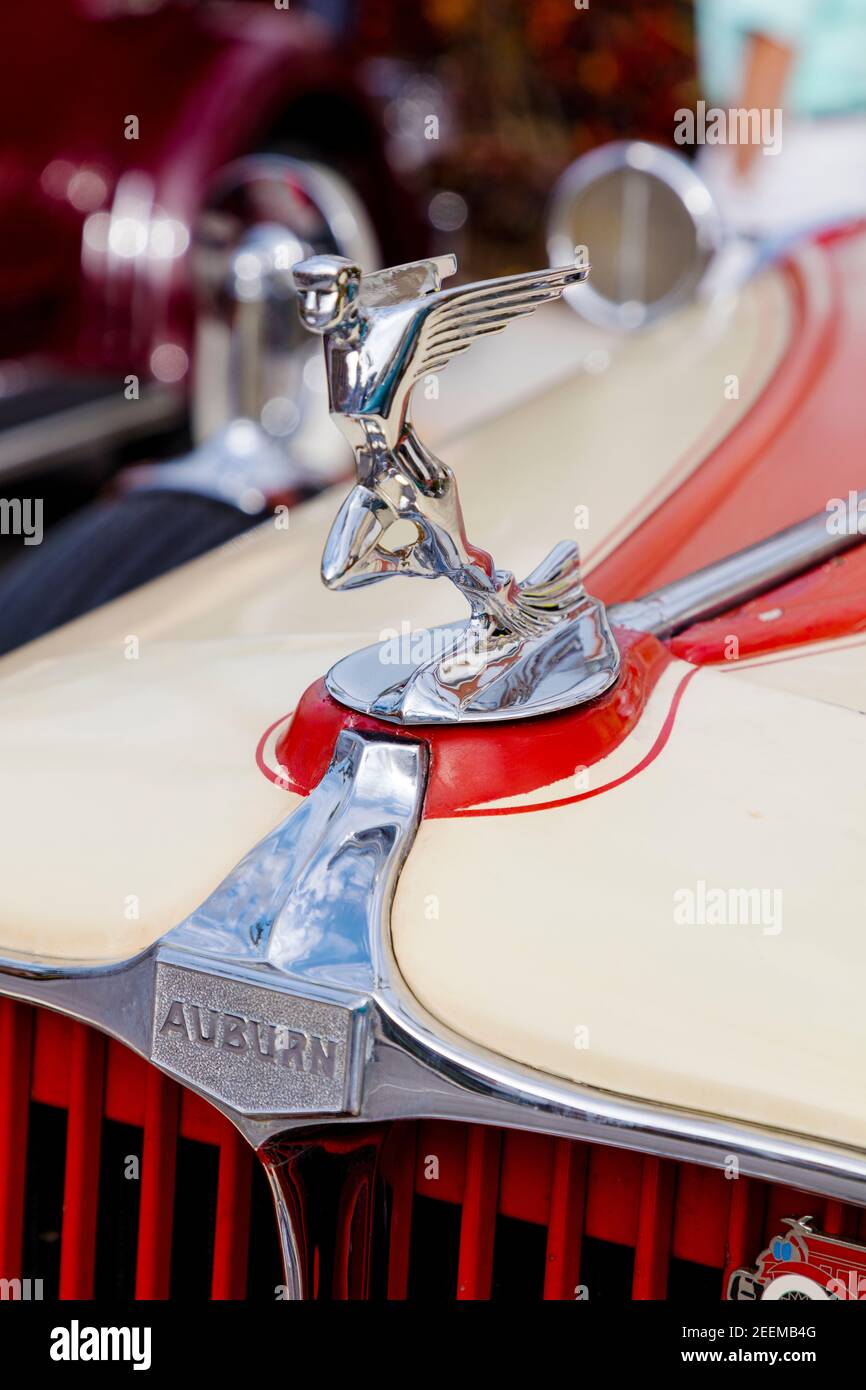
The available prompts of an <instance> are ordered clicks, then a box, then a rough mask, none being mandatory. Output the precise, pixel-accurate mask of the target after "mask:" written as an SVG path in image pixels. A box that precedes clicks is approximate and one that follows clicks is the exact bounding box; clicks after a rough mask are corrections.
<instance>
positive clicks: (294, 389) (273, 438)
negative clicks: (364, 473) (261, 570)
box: [121, 155, 379, 515]
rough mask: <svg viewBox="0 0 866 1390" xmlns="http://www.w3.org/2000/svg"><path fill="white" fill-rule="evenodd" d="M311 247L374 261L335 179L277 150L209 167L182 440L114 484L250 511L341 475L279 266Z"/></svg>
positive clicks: (319, 379) (290, 289)
mask: <svg viewBox="0 0 866 1390" xmlns="http://www.w3.org/2000/svg"><path fill="white" fill-rule="evenodd" d="M316 251H320V252H324V251H333V252H335V253H340V254H347V255H351V256H353V257H357V259H358V260H359V262H360V263H361V264H362V265H364V266H365V267H367V268H368V269H372V268H373V267H374V266H375V265H376V264H377V263H378V255H379V253H378V247H377V244H376V238H375V235H374V233H373V231H372V227H371V225H370V222H369V219H368V218H367V215H366V213H365V211H364V209H363V207H362V206H361V204H360V203H359V201H358V199H357V197H356V196H355V194H354V192H353V191H352V189H351V188H350V187H349V185H348V184H346V183H345V181H344V180H343V179H342V178H341V177H340V176H339V175H338V174H336V173H335V172H334V171H333V170H330V169H326V168H324V167H322V166H320V165H317V164H310V163H308V162H306V161H302V160H296V159H288V158H286V157H284V156H281V155H254V156H250V157H248V158H245V159H241V160H238V161H236V162H235V163H233V164H230V165H228V166H227V167H226V168H225V169H224V170H222V171H221V172H220V174H219V175H218V176H217V178H216V179H215V181H214V183H213V185H212V187H211V189H210V191H209V193H208V195H207V197H206V200H205V206H204V209H203V211H202V214H201V216H200V219H199V223H198V225H197V227H196V229H195V237H194V245H193V264H194V268H195V282H196V291H197V311H198V312H197V320H196V344H195V354H194V367H195V379H194V389H193V400H192V417H193V434H194V437H195V441H196V447H195V448H194V449H193V450H192V452H191V453H189V454H186V455H185V456H184V457H182V458H179V459H174V460H172V461H170V462H166V463H145V464H140V465H136V466H135V467H133V468H128V469H126V470H125V471H124V473H123V474H122V475H121V486H122V487H123V489H124V490H126V491H134V492H184V493H195V494H197V495H199V496H204V497H210V498H213V499H214V500H216V501H219V502H224V503H226V504H227V505H229V506H232V507H236V508H237V509H238V510H239V511H242V512H246V513H247V514H249V515H256V514H258V513H261V512H264V511H265V510H266V509H267V507H268V505H269V503H271V502H273V500H274V499H279V498H281V497H283V496H285V495H287V494H290V493H293V492H295V491H297V490H305V489H306V490H318V489H320V488H321V487H322V486H323V485H324V484H326V483H328V482H331V481H333V480H334V479H335V478H337V477H341V476H343V475H344V474H345V473H346V472H347V471H348V469H349V467H350V466H351V455H350V453H349V451H348V450H347V448H346V446H345V445H344V444H342V441H340V440H339V439H335V437H334V433H333V430H332V429H331V427H330V423H329V420H328V412H327V406H326V385H325V379H324V372H323V369H322V363H321V360H320V354H318V353H317V351H316V348H315V345H314V344H313V343H311V341H310V339H309V337H308V336H307V334H306V333H304V331H303V329H302V328H301V326H300V324H299V322H298V317H297V314H295V313H294V312H293V311H292V304H293V301H294V298H295V291H294V286H293V282H292V278H291V266H292V265H293V264H294V263H295V262H296V261H297V260H298V259H300V258H301V257H304V256H310V255H312V254H314V253H315V252H316Z"/></svg>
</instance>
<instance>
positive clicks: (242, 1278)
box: [211, 1128, 253, 1299]
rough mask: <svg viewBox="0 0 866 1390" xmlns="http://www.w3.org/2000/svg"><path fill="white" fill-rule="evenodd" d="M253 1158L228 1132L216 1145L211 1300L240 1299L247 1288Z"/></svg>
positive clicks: (235, 1135)
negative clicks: (217, 1176)
mask: <svg viewBox="0 0 866 1390" xmlns="http://www.w3.org/2000/svg"><path fill="white" fill-rule="evenodd" d="M252 1166H253V1154H252V1150H251V1149H250V1146H249V1144H248V1143H247V1142H246V1140H245V1139H243V1138H242V1137H241V1135H240V1134H238V1132H237V1130H236V1129H234V1128H232V1129H230V1130H229V1131H228V1133H227V1134H226V1135H225V1137H224V1139H223V1141H222V1143H221V1144H220V1163H219V1181H218V1186H217V1205H216V1222H215V1229H214V1253H213V1280H212V1284H211V1297H212V1298H219V1299H224V1298H232V1299H234V1298H243V1297H244V1296H245V1294H246V1288H247V1251H248V1248H249V1240H250V1190H251V1187H252Z"/></svg>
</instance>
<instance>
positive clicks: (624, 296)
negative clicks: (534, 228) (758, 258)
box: [547, 140, 722, 331]
mask: <svg viewBox="0 0 866 1390" xmlns="http://www.w3.org/2000/svg"><path fill="white" fill-rule="evenodd" d="M721 242H722V220H721V216H720V214H719V211H718V209H717V207H716V204H715V202H714V200H713V197H712V194H711V193H710V191H709V189H708V188H707V186H706V184H705V183H704V182H703V180H702V179H701V178H700V176H699V175H698V174H696V173H695V171H694V169H693V168H692V166H691V165H690V164H689V163H688V162H687V161H686V160H685V159H683V158H682V157H681V156H680V155H677V154H674V153H673V152H672V151H671V150H667V149H664V148H663V147H662V146H661V145H651V144H648V143H646V142H645V141H641V140H631V141H621V142H618V143H616V144H612V145H604V146H602V147H601V148H600V149H597V150H592V151H591V153H589V154H587V155H583V156H582V157H581V158H580V159H578V160H576V161H575V162H574V163H573V164H571V165H569V167H568V168H567V169H566V170H565V172H564V173H563V174H562V176H561V177H560V179H559V180H558V182H557V184H556V186H555V188H554V190H553V196H552V200H551V205H550V212H549V215H548V223H547V252H548V256H549V259H550V264H551V265H563V264H566V263H567V262H568V261H569V260H570V259H571V258H572V257H573V255H574V248H575V247H576V246H577V247H585V248H586V251H587V257H588V260H589V262H590V264H591V266H592V273H591V275H590V278H589V280H588V281H586V283H585V284H583V285H581V286H580V287H579V290H578V291H577V292H575V291H574V290H573V289H572V290H569V291H566V294H565V298H566V299H567V300H568V302H569V303H570V304H571V306H572V307H573V308H575V309H577V310H578V312H579V313H581V314H582V315H583V316H584V318H587V319H589V320H590V321H591V322H593V323H596V324H598V325H599V326H601V327H603V328H618V329H623V330H626V331H632V330H634V329H638V328H643V327H644V326H645V325H647V324H650V323H652V322H654V321H656V320H657V319H659V318H661V317H663V316H664V315H665V314H668V313H670V312H672V311H673V310H674V309H677V308H679V307H680V305H682V304H684V303H686V302H687V301H688V300H690V299H691V298H692V297H693V296H694V294H695V292H696V290H697V287H698V285H699V284H700V282H701V280H702V279H703V277H704V275H705V274H706V272H707V269H708V267H709V264H710V262H711V261H712V259H713V257H714V256H715V254H716V252H717V251H718V249H719V247H720V245H721Z"/></svg>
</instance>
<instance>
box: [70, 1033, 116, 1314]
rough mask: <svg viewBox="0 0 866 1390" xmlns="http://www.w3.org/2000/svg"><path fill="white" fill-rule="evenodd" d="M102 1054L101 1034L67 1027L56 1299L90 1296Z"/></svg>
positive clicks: (94, 1249) (99, 1133) (93, 1250)
mask: <svg viewBox="0 0 866 1390" xmlns="http://www.w3.org/2000/svg"><path fill="white" fill-rule="evenodd" d="M105 1053H106V1043H105V1038H104V1037H102V1036H101V1035H100V1034H99V1033H97V1032H95V1031H94V1030H93V1029H92V1028H86V1027H85V1026H84V1024H82V1023H74V1024H73V1025H72V1047H71V1051H70V1074H69V1105H68V1111H67V1115H68V1118H67V1125H66V1171H65V1174H64V1185H63V1226H62V1229H61V1238H60V1240H61V1243H60V1297H61V1298H92V1297H93V1281H94V1275H95V1266H96V1219H97V1212H98V1208H99V1155H100V1147H101V1140H102V1114H103V1104H104V1095H103V1093H104V1087H105Z"/></svg>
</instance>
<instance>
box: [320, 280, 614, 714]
mask: <svg viewBox="0 0 866 1390" xmlns="http://www.w3.org/2000/svg"><path fill="white" fill-rule="evenodd" d="M456 268H457V262H456V259H455V257H454V256H440V257H436V258H434V259H431V260H424V261H415V262H412V263H410V264H408V265H402V266H395V267H392V268H391V269H389V270H383V271H379V272H377V273H376V274H372V275H363V274H362V272H361V270H360V267H359V266H357V265H355V264H354V263H353V262H352V261H349V260H346V259H345V258H343V257H340V256H315V257H312V258H310V259H309V260H306V261H301V262H300V263H299V264H298V265H296V266H295V267H294V270H293V276H294V282H295V287H296V290H297V293H298V298H299V310H300V316H301V320H302V322H303V323H304V324H305V325H306V327H307V328H309V329H310V330H311V332H314V333H320V334H321V335H322V336H323V337H324V340H325V343H324V347H325V362H326V367H327V374H328V387H329V393H330V408H331V414H332V416H333V417H334V419H335V421H336V423H337V425H338V426H339V428H340V429H341V430H342V432H343V434H344V435H345V436H346V438H347V439H348V441H349V443H350V445H351V446H352V450H353V452H354V455H355V466H356V470H357V478H358V481H357V483H356V484H355V486H354V487H353V488H352V491H351V492H350V493H349V496H348V497H347V498H346V500H345V502H344V503H343V505H342V507H341V508H340V511H339V512H338V514H337V517H336V519H335V521H334V524H333V526H332V527H331V532H330V535H329V536H328V540H327V542H326V544H325V552H324V556H323V560H322V578H323V579H324V582H325V584H327V585H328V587H329V588H332V589H348V588H355V587H358V586H361V585H365V584H373V583H376V582H377V581H378V580H381V579H387V578H388V577H389V576H391V575H395V574H401V575H414V576H417V577H420V578H426V579H437V578H441V577H443V576H444V577H446V578H448V579H450V580H451V582H452V583H453V584H454V585H455V586H456V588H457V589H458V590H459V591H460V593H461V595H462V596H463V598H464V599H466V601H467V603H468V604H469V609H470V617H469V618H468V619H465V620H464V621H462V622H458V623H455V624H452V625H448V626H447V627H442V628H436V629H433V630H431V631H429V632H427V633H425V634H423V638H422V639H421V640H420V641H419V640H418V639H419V638H421V635H420V634H416V638H415V639H413V643H412V647H413V650H416V651H417V650H418V648H419V646H421V647H422V649H425V659H423V660H422V661H420V662H418V663H417V664H415V663H406V662H400V661H394V660H392V659H391V652H390V650H389V644H387V643H385V644H377V645H375V646H372V647H368V648H366V649H364V650H363V651H360V652H355V653H353V655H352V656H349V657H347V658H345V659H344V660H343V661H340V662H338V664H337V665H336V666H334V667H333V669H332V670H331V671H329V673H328V676H327V684H328V688H329V690H330V692H331V694H332V695H333V696H334V697H335V698H336V699H338V700H340V701H341V702H342V703H343V704H345V705H349V706H350V707H351V708H353V709H357V710H361V711H362V712H363V713H366V714H374V715H377V716H378V717H380V718H382V719H388V720H393V721H395V722H399V723H406V724H429V723H459V722H463V721H469V720H499V719H516V718H525V717H527V716H529V715H538V714H547V713H550V712H552V711H554V710H558V709H564V708H566V707H569V706H572V705H575V704H579V703H581V702H583V701H586V700H590V699H594V698H595V697H596V696H597V695H601V694H602V693H603V692H604V691H605V690H606V689H607V688H608V687H609V686H610V685H611V684H612V683H613V682H614V680H615V679H616V677H617V675H618V672H619V653H618V651H617V648H616V644H615V642H614V640H613V637H612V635H611V631H610V627H609V625H608V623H607V619H606V617H605V613H604V608H603V605H602V604H601V603H599V602H598V601H597V600H596V599H593V598H591V597H590V596H589V595H588V594H587V593H586V591H585V589H584V587H583V582H582V579H581V574H580V558H579V554H578V548H577V546H576V545H575V544H574V543H573V542H562V543H561V544H560V545H558V546H556V547H555V548H554V549H553V550H552V551H551V552H550V554H549V555H548V556H547V557H546V559H544V560H542V562H541V563H540V564H539V565H538V566H537V568H536V569H534V570H533V571H532V573H531V574H530V575H528V576H527V577H526V578H525V579H523V580H522V581H520V582H518V581H517V580H516V579H515V577H514V575H513V574H512V573H511V572H510V571H509V570H502V569H498V568H497V567H496V566H495V564H494V562H493V559H492V557H491V556H490V555H489V554H488V553H487V551H486V550H483V549H481V548H480V547H479V546H476V545H473V544H472V543H471V542H470V541H469V539H468V537H467V534H466V528H465V525H464V521H463V513H462V509H461V506H460V498H459V495H458V490H457V480H456V478H455V477H454V474H453V473H452V471H451V469H450V468H449V467H448V466H447V465H446V464H444V463H442V462H441V460H440V459H438V458H436V457H435V455H434V454H432V453H431V452H430V450H429V449H427V448H426V446H425V445H424V444H423V443H422V442H421V440H420V439H419V438H418V435H417V434H416V433H415V430H414V427H413V425H412V421H411V416H410V404H411V395H412V389H413V387H414V386H415V385H416V383H417V382H418V381H419V380H421V379H422V378H424V377H427V376H428V375H429V374H430V373H432V372H438V371H441V370H442V368H443V367H445V366H447V364H448V363H449V362H450V361H451V359H452V358H453V357H456V356H458V355H459V354H460V353H462V352H465V351H466V350H467V348H469V347H470V346H471V345H472V343H473V342H475V341H476V339H478V338H481V337H484V336H486V335H487V334H489V333H499V332H501V331H502V329H504V328H506V327H507V325H508V324H509V323H510V322H511V320H512V319H516V318H523V317H525V316H526V315H527V314H531V313H533V312H534V310H535V309H537V308H538V307H539V306H540V305H542V304H546V303H549V302H550V301H552V300H555V299H558V298H559V297H560V295H561V294H562V293H563V291H564V290H565V289H566V288H567V287H568V286H569V285H573V284H576V283H577V282H578V281H581V280H585V279H586V277H587V275H588V273H589V267H588V265H587V264H586V262H585V261H583V260H581V259H576V260H575V263H574V264H573V265H571V266H560V267H557V268H555V269H553V270H540V271H532V272H530V273H528V274H521V275H509V276H505V277H503V278H502V279H501V280H488V281H483V282H481V283H478V284H472V285H460V286H458V287H457V288H455V289H449V290H442V289H441V282H442V279H443V277H446V276H449V275H452V274H454V272H455V270H456ZM395 528H396V529H395ZM424 638H426V639H427V642H426V648H425V642H424V640H423V639H424Z"/></svg>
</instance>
